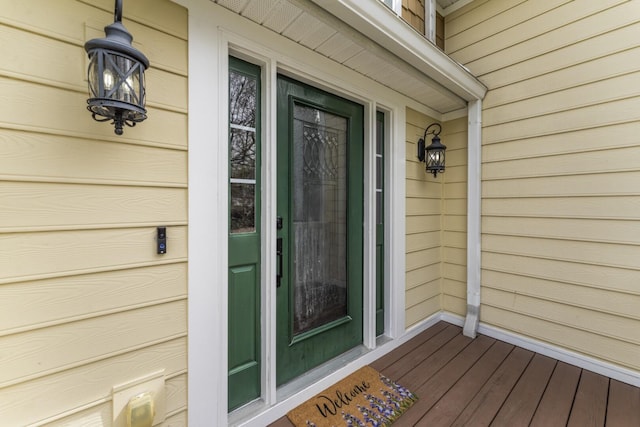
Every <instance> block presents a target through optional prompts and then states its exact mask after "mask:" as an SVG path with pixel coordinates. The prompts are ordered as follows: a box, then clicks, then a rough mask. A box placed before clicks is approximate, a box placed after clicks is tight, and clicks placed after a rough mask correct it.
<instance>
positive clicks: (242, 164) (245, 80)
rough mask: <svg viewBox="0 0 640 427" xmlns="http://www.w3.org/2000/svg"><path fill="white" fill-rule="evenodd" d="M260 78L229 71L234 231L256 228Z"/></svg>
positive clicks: (240, 231) (230, 165)
mask: <svg viewBox="0 0 640 427" xmlns="http://www.w3.org/2000/svg"><path fill="white" fill-rule="evenodd" d="M257 99H258V79H257V77H256V76H254V75H248V74H244V73H241V72H239V71H236V70H230V71H229V159H230V160H229V184H230V194H229V200H230V202H229V204H230V206H229V210H230V215H231V216H230V219H229V222H230V231H231V233H252V232H255V231H256V223H255V217H256V213H255V209H256V199H255V193H256V188H255V187H256V184H257V181H256V155H257V152H256V148H257V143H256V137H257V134H256V113H257V111H258V103H257Z"/></svg>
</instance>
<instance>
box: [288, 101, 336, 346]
mask: <svg viewBox="0 0 640 427" xmlns="http://www.w3.org/2000/svg"><path fill="white" fill-rule="evenodd" d="M347 125H348V121H347V119H346V118H344V117H340V116H337V115H334V114H331V113H327V112H325V111H322V110H319V109H317V108H313V107H309V106H306V105H299V104H295V106H294V120H293V153H292V154H293V165H292V166H293V172H292V173H293V176H292V188H293V194H292V203H293V232H294V238H293V263H294V266H293V281H294V291H293V292H294V310H293V315H294V319H293V332H294V334H300V333H302V332H306V331H309V330H311V329H314V328H317V327H319V326H322V325H324V324H326V323H328V322H331V321H333V320H337V319H340V318H342V317H344V316H346V315H347V267H346V266H347V264H346V263H347V196H348V195H347V178H346V177H347V170H346V167H347Z"/></svg>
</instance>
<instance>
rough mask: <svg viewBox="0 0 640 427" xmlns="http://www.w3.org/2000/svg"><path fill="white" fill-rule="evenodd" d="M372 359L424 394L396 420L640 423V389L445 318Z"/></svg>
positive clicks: (582, 425)
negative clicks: (470, 332) (471, 333)
mask: <svg viewBox="0 0 640 427" xmlns="http://www.w3.org/2000/svg"><path fill="white" fill-rule="evenodd" d="M371 366H373V367H374V368H375V369H377V370H379V371H380V372H382V373H383V374H384V375H386V376H387V377H389V378H391V379H392V380H395V381H397V382H399V383H400V384H402V385H403V386H405V387H408V388H409V389H410V390H412V391H413V392H414V393H415V394H417V395H418V396H419V400H418V402H417V403H416V404H415V405H414V406H412V407H411V408H410V409H409V410H408V411H407V412H406V413H405V414H404V415H403V416H402V417H400V419H399V420H398V421H397V422H396V423H395V424H394V427H395V426H398V427H402V426H414V425H416V426H489V425H491V426H509V427H511V426H544V427H549V426H572V427H573V426H575V427H588V426H607V427H612V426H624V427H639V426H640V388H638V387H633V386H630V385H627V384H625V383H621V382H619V381H616V380H613V379H610V378H607V377H604V376H602V375H598V374H595V373H593V372H589V371H586V370H582V369H580V368H577V367H575V366H571V365H568V364H566V363H563V362H560V361H557V360H555V359H551V358H549V357H546V356H543V355H540V354H536V353H533V352H531V351H528V350H524V349H522V348H518V347H514V346H513V345H511V344H507V343H504V342H502V341H498V340H495V339H493V338H489V337H486V336H478V337H477V338H476V339H475V340H472V339H469V338H467V337H465V336H463V335H462V331H461V329H460V328H459V327H457V326H454V325H450V324H448V323H446V322H440V323H438V324H436V325H434V326H433V327H431V328H429V329H428V330H426V331H424V332H423V333H422V334H420V335H418V336H417V337H415V338H414V339H412V340H411V341H409V342H407V343H405V344H403V345H402V346H400V347H399V348H397V349H396V350H394V351H393V352H391V353H389V354H387V355H386V356H384V357H382V358H380V359H378V360H376V361H375V362H374V363H372V364H371ZM271 426H272V427H291V426H292V424H291V423H290V422H289V421H288V419H287V418H286V417H283V418H281V419H279V420H277V421H276V422H274V423H273V424H271Z"/></svg>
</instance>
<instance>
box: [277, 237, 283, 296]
mask: <svg viewBox="0 0 640 427" xmlns="http://www.w3.org/2000/svg"><path fill="white" fill-rule="evenodd" d="M276 256H277V257H278V270H277V271H276V287H278V288H279V287H280V285H281V284H282V237H278V239H277V240H276Z"/></svg>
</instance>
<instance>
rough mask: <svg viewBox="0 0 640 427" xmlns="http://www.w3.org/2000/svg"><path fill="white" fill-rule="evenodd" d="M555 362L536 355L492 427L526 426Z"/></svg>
mask: <svg viewBox="0 0 640 427" xmlns="http://www.w3.org/2000/svg"><path fill="white" fill-rule="evenodd" d="M556 363H557V361H556V360H554V359H551V358H549V357H546V356H542V355H540V354H536V355H535V356H534V357H533V360H532V361H531V363H530V364H529V366H527V369H525V371H524V373H523V374H522V377H520V380H518V382H517V383H516V386H515V387H514V388H513V390H512V391H511V393H510V394H509V397H508V398H507V400H506V401H505V402H504V404H503V405H502V408H500V411H499V412H498V415H496V418H495V419H494V420H493V423H492V425H496V426H513V427H516V426H528V425H529V423H530V422H531V419H532V418H533V414H534V413H535V411H536V408H537V407H538V402H540V399H541V398H542V395H543V393H544V390H545V389H546V387H547V384H548V382H549V379H550V378H551V374H552V373H553V370H554V368H555V366H556Z"/></svg>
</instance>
